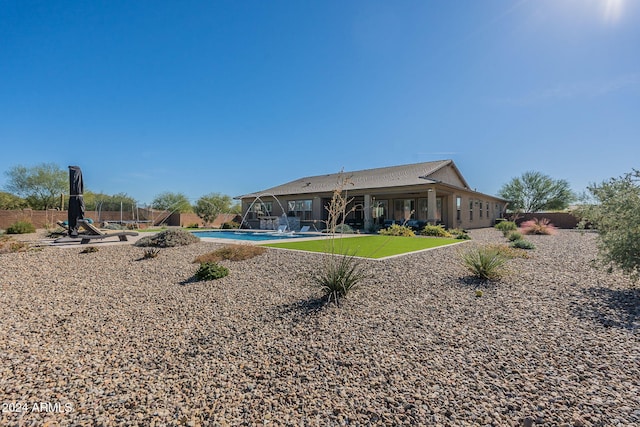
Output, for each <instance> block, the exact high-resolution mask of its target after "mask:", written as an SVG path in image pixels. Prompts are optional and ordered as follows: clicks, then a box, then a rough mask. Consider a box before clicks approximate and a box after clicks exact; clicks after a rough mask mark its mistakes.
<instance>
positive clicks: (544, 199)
mask: <svg viewBox="0 0 640 427" xmlns="http://www.w3.org/2000/svg"><path fill="white" fill-rule="evenodd" d="M498 195H499V196H500V197H502V198H503V199H506V200H509V202H510V209H511V210H513V211H517V212H525V213H529V212H540V211H545V210H561V209H566V208H567V207H568V206H569V204H570V203H572V202H573V201H574V200H575V199H576V196H575V194H574V193H573V192H572V191H571V188H570V187H569V183H568V182H567V181H565V180H564V179H558V180H554V179H552V178H551V177H549V176H548V175H544V174H542V173H540V172H534V171H529V172H525V173H523V174H522V176H520V177H516V178H513V179H512V180H511V181H509V182H508V183H507V184H504V185H503V186H502V188H501V189H500V191H498Z"/></svg>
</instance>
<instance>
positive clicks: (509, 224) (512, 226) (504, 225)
mask: <svg viewBox="0 0 640 427" xmlns="http://www.w3.org/2000/svg"><path fill="white" fill-rule="evenodd" d="M495 228H496V230H500V231H502V234H504V235H505V236H506V235H507V234H509V232H510V231H514V230H517V229H518V225H517V224H516V223H515V222H513V221H501V222H499V223H497V224H496V225H495Z"/></svg>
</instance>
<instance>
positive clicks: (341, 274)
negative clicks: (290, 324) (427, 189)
mask: <svg viewBox="0 0 640 427" xmlns="http://www.w3.org/2000/svg"><path fill="white" fill-rule="evenodd" d="M349 185H352V183H351V180H350V178H349V177H345V176H343V174H342V172H341V173H340V174H339V179H338V182H337V184H336V188H335V189H334V191H333V195H332V197H331V202H329V204H328V205H327V206H326V207H325V208H326V210H327V220H326V228H327V231H329V232H330V233H331V236H330V237H329V239H327V244H328V245H329V247H328V251H327V252H328V255H327V256H326V257H325V258H324V262H323V265H322V266H320V267H319V269H318V271H317V273H315V274H314V275H313V276H312V281H313V283H314V284H315V285H316V286H317V287H318V288H319V289H320V290H322V291H323V292H324V294H325V297H326V298H327V301H328V302H331V301H334V302H335V303H336V304H337V305H339V304H340V299H341V298H344V297H346V296H347V294H348V293H349V292H350V291H351V290H352V289H353V288H355V287H356V286H357V285H358V284H359V283H360V282H361V281H362V280H363V279H364V278H365V272H364V270H363V268H362V266H361V264H360V261H359V260H358V259H357V258H356V257H355V256H354V254H349V253H347V252H346V250H344V249H343V248H341V246H342V245H340V243H339V242H340V241H342V239H340V238H337V237H336V233H335V231H336V230H340V229H341V228H343V227H344V226H345V223H344V221H345V219H346V217H347V215H349V214H350V213H351V212H353V211H354V210H355V209H356V208H355V206H352V207H351V208H349V204H350V203H351V202H352V201H353V199H352V198H351V199H350V198H349V197H348V194H347V187H348V186H349Z"/></svg>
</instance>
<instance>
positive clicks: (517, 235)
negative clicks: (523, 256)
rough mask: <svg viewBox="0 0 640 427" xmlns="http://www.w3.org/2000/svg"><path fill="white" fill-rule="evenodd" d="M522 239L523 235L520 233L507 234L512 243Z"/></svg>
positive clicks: (511, 232)
mask: <svg viewBox="0 0 640 427" xmlns="http://www.w3.org/2000/svg"><path fill="white" fill-rule="evenodd" d="M520 239H522V233H520V232H519V231H510V232H509V234H507V240H508V241H510V242H515V241H516V240H520Z"/></svg>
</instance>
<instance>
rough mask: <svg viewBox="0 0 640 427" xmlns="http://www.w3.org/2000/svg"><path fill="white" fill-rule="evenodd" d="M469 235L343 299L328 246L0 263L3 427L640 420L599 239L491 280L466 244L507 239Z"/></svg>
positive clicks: (54, 253)
mask: <svg viewBox="0 0 640 427" xmlns="http://www.w3.org/2000/svg"><path fill="white" fill-rule="evenodd" d="M471 235H472V236H473V238H474V240H473V241H472V242H469V243H465V244H464V245H456V246H454V247H444V248H439V249H436V250H432V251H428V252H423V253H419V254H413V255H407V256H404V257H400V258H395V259H390V260H386V261H364V262H365V264H366V267H367V271H368V272H369V273H370V278H369V279H368V280H367V281H366V283H365V285H363V286H362V287H360V288H359V289H357V290H356V291H354V292H353V293H352V294H351V295H350V296H349V298H348V299H346V300H344V302H343V304H342V305H341V306H340V307H336V306H334V305H330V306H324V307H323V306H321V305H319V304H318V303H317V298H318V297H319V294H318V293H317V291H316V290H315V289H314V288H312V287H310V286H309V284H310V283H311V281H310V280H309V277H310V275H311V274H312V272H313V271H314V270H315V269H317V268H318V266H321V265H322V263H323V259H324V257H323V255H320V254H308V253H295V252H290V251H279V250H273V249H272V250H269V251H267V253H266V254H264V255H261V256H260V257H258V258H254V259H252V260H249V261H242V262H223V264H224V265H226V266H227V267H229V268H230V270H231V273H230V275H229V276H227V277H225V278H223V279H220V280H217V281H212V282H194V281H192V276H193V274H194V272H195V270H196V267H197V266H196V265H195V264H192V263H191V262H192V260H193V259H194V258H195V257H196V256H197V255H200V254H203V253H206V252H209V251H211V250H213V249H215V248H217V247H220V245H219V244H214V243H204V242H201V243H197V244H195V245H191V246H188V247H182V248H171V249H163V250H161V253H160V255H159V256H158V257H157V258H155V259H149V260H141V259H140V258H141V257H142V254H143V249H142V248H138V247H134V246H131V245H104V246H100V245H99V244H98V245H96V246H98V247H99V251H98V252H95V253H89V254H80V250H81V248H80V247H73V248H54V247H46V248H44V249H43V250H41V251H35V252H26V253H13V254H3V255H0V286H1V287H2V288H1V292H0V325H1V326H2V334H1V335H0V360H1V361H2V364H1V365H0V404H2V408H1V409H2V413H1V414H0V416H1V418H0V425H10V426H32V425H33V426H40V425H46V424H47V423H48V422H50V425H60V426H77V425H88V426H89V425H122V426H131V425H141V426H143V425H144V426H164V425H190V426H201V425H222V426H224V425H322V426H325V425H434V426H438V425H441V426H467V425H468V426H478V425H494V426H521V425H524V426H538V425H548V426H556V425H565V426H616V425H620V426H634V425H635V426H640V333H639V330H640V289H638V288H635V289H632V288H631V283H630V282H629V280H628V279H626V278H624V277H623V276H620V275H617V274H612V275H609V274H606V273H605V272H603V271H598V270H595V269H593V268H591V267H590V264H589V262H590V260H591V259H593V258H594V257H595V254H596V252H595V235H594V234H590V233H587V234H581V233H578V232H572V231H561V232H560V233H559V234H558V235H555V236H532V237H530V240H532V241H533V242H534V243H535V244H536V245H537V249H536V250H535V251H533V252H531V257H530V258H529V259H514V260H511V261H510V262H509V264H508V265H509V268H510V274H509V275H508V276H507V277H505V278H504V279H502V280H501V281H500V282H497V283H494V284H491V285H483V284H479V283H476V282H474V281H473V280H470V279H469V278H467V277H466V276H467V273H466V271H465V270H464V268H462V267H461V266H460V264H459V262H458V255H457V252H458V251H460V250H461V249H462V248H464V247H465V245H472V244H478V242H503V241H504V239H503V238H502V235H501V233H499V232H498V231H496V230H493V229H485V230H473V231H472V232H471ZM477 286H480V287H481V288H482V289H483V291H484V295H483V296H482V297H476V294H475V288H476V287H477Z"/></svg>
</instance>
